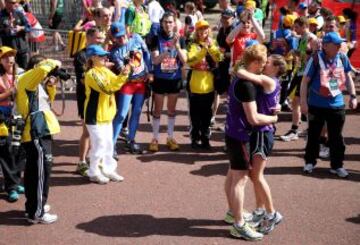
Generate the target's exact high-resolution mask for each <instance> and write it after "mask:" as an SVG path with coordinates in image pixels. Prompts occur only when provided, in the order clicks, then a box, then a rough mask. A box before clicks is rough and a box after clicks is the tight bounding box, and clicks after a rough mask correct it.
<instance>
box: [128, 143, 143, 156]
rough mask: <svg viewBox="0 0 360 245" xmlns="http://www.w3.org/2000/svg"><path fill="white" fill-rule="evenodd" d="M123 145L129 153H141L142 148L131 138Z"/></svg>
mask: <svg viewBox="0 0 360 245" xmlns="http://www.w3.org/2000/svg"><path fill="white" fill-rule="evenodd" d="M125 147H126V149H127V150H128V151H129V152H130V153H131V154H142V149H141V148H140V146H139V145H138V144H137V143H135V141H133V140H132V141H128V142H127V144H126V146H125Z"/></svg>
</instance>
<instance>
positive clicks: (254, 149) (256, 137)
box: [250, 131, 274, 160]
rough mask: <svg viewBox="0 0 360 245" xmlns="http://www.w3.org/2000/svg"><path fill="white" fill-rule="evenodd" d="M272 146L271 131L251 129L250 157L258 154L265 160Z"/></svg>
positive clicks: (272, 134)
mask: <svg viewBox="0 0 360 245" xmlns="http://www.w3.org/2000/svg"><path fill="white" fill-rule="evenodd" d="M273 146H274V133H273V132H271V131H266V132H260V131H253V132H252V133H251V135H250V152H251V157H254V155H260V156H261V157H262V159H264V160H266V159H267V157H268V156H269V155H270V153H271V151H272V148H273Z"/></svg>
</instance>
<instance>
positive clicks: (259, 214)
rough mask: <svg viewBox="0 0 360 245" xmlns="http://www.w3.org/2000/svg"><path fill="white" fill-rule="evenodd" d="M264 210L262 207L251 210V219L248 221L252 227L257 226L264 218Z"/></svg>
mask: <svg viewBox="0 0 360 245" xmlns="http://www.w3.org/2000/svg"><path fill="white" fill-rule="evenodd" d="M265 215H266V213H265V210H264V209H256V210H254V211H253V212H252V215H251V220H249V221H248V223H249V225H250V226H251V227H253V228H256V227H259V225H260V223H261V222H262V221H263V219H264V218H265Z"/></svg>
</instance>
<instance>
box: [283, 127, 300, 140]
mask: <svg viewBox="0 0 360 245" xmlns="http://www.w3.org/2000/svg"><path fill="white" fill-rule="evenodd" d="M280 139H281V140H282V141H285V142H289V141H293V140H298V139H299V134H298V133H297V132H295V131H293V130H290V131H289V132H287V133H286V134H285V135H281V136H280Z"/></svg>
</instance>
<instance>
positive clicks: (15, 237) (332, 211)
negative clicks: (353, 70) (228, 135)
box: [0, 94, 360, 245]
mask: <svg viewBox="0 0 360 245" xmlns="http://www.w3.org/2000/svg"><path fill="white" fill-rule="evenodd" d="M56 106H57V108H60V103H57V104H56ZM221 111H222V112H221V113H220V115H219V116H218V118H217V119H218V122H219V123H221V122H223V121H224V119H225V115H224V113H223V109H222V110H221ZM177 115H178V116H177V123H176V125H177V126H176V127H175V130H176V133H175V136H176V138H177V139H178V141H179V142H180V144H181V150H180V151H179V152H175V153H174V152H170V151H168V150H167V148H166V146H165V140H166V134H165V133H166V128H165V127H161V132H162V134H161V143H163V145H161V147H160V149H161V152H159V153H156V154H151V153H145V154H143V155H137V156H136V155H129V154H125V153H123V154H121V156H120V159H119V162H118V163H119V169H120V172H121V174H122V175H123V176H124V177H125V181H124V182H123V183H110V184H108V185H106V186H101V185H96V184H90V183H89V182H88V180H87V179H86V178H83V177H80V176H78V175H76V174H75V173H74V171H75V166H76V165H75V163H76V162H77V152H78V138H79V136H80V130H81V128H80V126H79V121H78V120H77V117H76V102H75V96H74V94H68V96H67V107H66V113H65V115H64V116H63V117H61V118H60V122H61V125H62V132H61V134H59V135H57V136H56V137H55V144H54V155H55V163H54V167H53V173H52V179H51V188H50V197H49V203H50V204H51V205H52V211H53V212H54V213H57V214H58V215H59V221H58V222H57V223H55V224H53V225H48V226H47V225H33V226H29V225H27V223H26V221H25V220H24V219H23V218H22V217H23V215H24V213H23V207H24V198H23V197H22V198H21V199H20V200H19V201H18V202H17V203H14V204H11V203H8V202H6V200H5V195H4V194H0V244H75V243H77V244H101V243H103V244H239V243H240V244H245V243H246V242H245V241H242V240H240V241H239V240H234V239H232V238H229V235H228V229H229V227H228V226H227V225H225V224H224V223H223V222H222V218H223V216H224V213H225V211H226V209H227V207H226V202H225V195H224V193H223V182H224V179H225V173H226V171H227V168H228V161H227V158H226V156H225V155H224V153H223V152H222V147H223V145H224V139H223V134H222V133H221V132H214V133H213V135H212V142H211V143H212V145H213V150H212V151H211V152H209V151H204V152H195V151H193V150H192V149H191V148H190V147H189V144H188V143H189V136H188V124H189V123H188V117H187V102H186V100H185V98H184V96H183V97H182V98H181V99H180V101H179V105H178V111H177ZM280 118H281V119H280V122H279V123H278V134H282V133H284V132H286V131H287V129H288V128H289V125H290V118H291V116H290V114H288V113H284V114H281V117H280ZM165 123H166V117H163V118H162V124H163V125H164V124H165ZM359 125H360V118H359V112H357V113H349V114H348V116H347V122H346V125H345V128H344V136H345V143H346V145H347V151H346V160H345V166H346V168H347V169H348V170H349V172H350V174H351V176H350V177H349V179H347V180H340V179H338V178H336V177H333V176H331V175H330V174H328V168H329V162H328V161H320V162H319V164H318V168H317V169H316V171H315V172H314V174H313V175H311V176H304V175H302V165H303V161H302V156H303V148H304V141H303V140H302V139H300V140H298V141H296V142H291V143H284V142H280V141H277V142H276V144H275V149H274V152H273V154H272V157H271V158H270V160H269V165H268V169H267V171H266V173H267V178H268V180H269V182H270V184H271V187H272V192H273V196H274V200H275V205H276V208H277V209H278V210H279V211H281V212H282V213H283V215H284V217H285V218H284V221H283V223H281V224H280V225H279V226H278V227H277V228H276V230H275V231H274V232H273V233H271V234H270V235H269V236H266V237H265V238H264V240H263V241H262V242H259V244H309V245H312V244H358V243H359V242H358V241H359V239H360V226H359V225H360V191H359V187H360V186H359V182H360V131H359V129H358V128H359ZM150 132H151V127H150V124H149V123H148V122H147V121H146V115H145V114H143V115H142V118H141V125H140V130H139V133H138V134H137V140H138V141H139V142H140V143H141V144H142V145H143V146H144V147H146V144H147V143H148V142H149V141H150V139H151V133H150ZM119 146H120V147H121V146H122V145H121V144H119ZM245 207H246V208H247V209H249V210H251V208H252V207H254V197H253V194H252V188H251V184H249V185H248V187H247V190H246V202H245Z"/></svg>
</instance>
